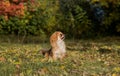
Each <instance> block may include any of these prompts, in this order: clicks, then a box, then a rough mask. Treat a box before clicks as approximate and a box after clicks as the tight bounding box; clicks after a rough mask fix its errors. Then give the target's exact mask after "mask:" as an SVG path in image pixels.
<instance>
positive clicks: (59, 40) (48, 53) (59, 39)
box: [41, 31, 66, 61]
mask: <svg viewBox="0 0 120 76" xmlns="http://www.w3.org/2000/svg"><path fill="white" fill-rule="evenodd" d="M64 39H65V35H64V34H63V33H62V32H60V31H56V32H54V33H53V34H52V35H51V36H50V44H51V48H50V49H49V50H41V52H42V54H43V55H44V57H45V58H47V60H50V59H52V60H58V59H60V61H62V60H63V58H64V57H65V56H66V46H65V42H64Z"/></svg>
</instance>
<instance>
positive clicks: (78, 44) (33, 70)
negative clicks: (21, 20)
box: [0, 38, 120, 76]
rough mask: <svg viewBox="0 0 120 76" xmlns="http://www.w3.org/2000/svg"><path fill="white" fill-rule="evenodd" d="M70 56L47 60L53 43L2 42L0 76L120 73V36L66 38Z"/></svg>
mask: <svg viewBox="0 0 120 76" xmlns="http://www.w3.org/2000/svg"><path fill="white" fill-rule="evenodd" d="M66 46H67V54H68V56H67V57H66V58H65V59H64V60H63V61H62V62H60V61H55V62H43V61H42V59H43V56H42V55H41V53H40V51H39V50H40V49H41V48H49V47H50V45H49V43H44V42H41V43H37V44H35V43H27V44H20V43H15V42H14V43H12V42H4V41H1V43H0V76H120V38H104V39H98V40H74V41H73V40H66Z"/></svg>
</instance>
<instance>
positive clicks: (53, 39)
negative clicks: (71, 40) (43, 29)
mask: <svg viewBox="0 0 120 76" xmlns="http://www.w3.org/2000/svg"><path fill="white" fill-rule="evenodd" d="M57 34H58V33H57V32H55V33H53V34H52V35H51V37H50V43H51V45H52V46H54V43H56V41H57V39H58V35H57Z"/></svg>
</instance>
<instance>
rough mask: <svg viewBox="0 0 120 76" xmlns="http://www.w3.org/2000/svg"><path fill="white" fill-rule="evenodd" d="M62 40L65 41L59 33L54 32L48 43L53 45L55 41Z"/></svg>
mask: <svg viewBox="0 0 120 76" xmlns="http://www.w3.org/2000/svg"><path fill="white" fill-rule="evenodd" d="M64 39H65V35H64V34H63V33H62V32H60V31H56V32H54V33H53V34H52V35H51V37H50V43H54V42H56V41H57V40H62V41H63V40H64Z"/></svg>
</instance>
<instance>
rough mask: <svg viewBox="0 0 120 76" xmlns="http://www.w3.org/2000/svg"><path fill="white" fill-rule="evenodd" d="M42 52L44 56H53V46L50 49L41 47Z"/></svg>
mask: <svg viewBox="0 0 120 76" xmlns="http://www.w3.org/2000/svg"><path fill="white" fill-rule="evenodd" d="M40 52H41V53H42V55H43V56H44V57H46V56H51V55H52V51H51V48H50V49H49V50H48V49H41V50H40Z"/></svg>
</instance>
